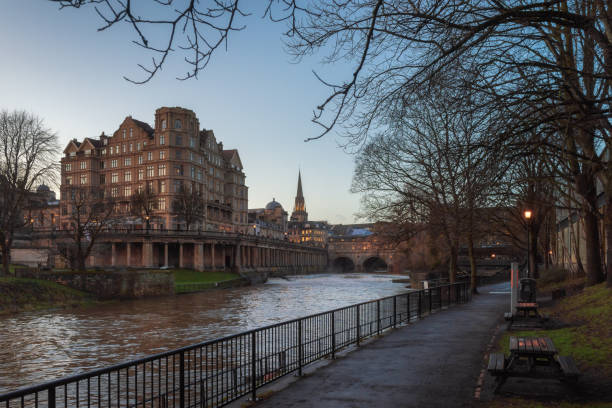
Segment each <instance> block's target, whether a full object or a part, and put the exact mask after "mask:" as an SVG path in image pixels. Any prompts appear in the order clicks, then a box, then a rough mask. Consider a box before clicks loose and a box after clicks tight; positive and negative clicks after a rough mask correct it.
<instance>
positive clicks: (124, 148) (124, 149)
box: [122, 143, 127, 153]
mask: <svg viewBox="0 0 612 408" xmlns="http://www.w3.org/2000/svg"><path fill="white" fill-rule="evenodd" d="M122 148H123V153H125V152H126V151H127V145H126V144H125V143H124V144H123V146H122Z"/></svg>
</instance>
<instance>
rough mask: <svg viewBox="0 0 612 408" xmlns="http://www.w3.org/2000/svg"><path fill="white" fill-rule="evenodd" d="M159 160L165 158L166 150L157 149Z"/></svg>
mask: <svg viewBox="0 0 612 408" xmlns="http://www.w3.org/2000/svg"><path fill="white" fill-rule="evenodd" d="M159 158H160V160H164V159H165V158H166V152H165V151H164V150H160V151H159Z"/></svg>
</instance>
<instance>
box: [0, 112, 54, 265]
mask: <svg viewBox="0 0 612 408" xmlns="http://www.w3.org/2000/svg"><path fill="white" fill-rule="evenodd" d="M57 151H58V144H57V136H56V134H55V133H53V132H52V131H51V130H49V129H48V128H47V127H45V125H44V123H43V121H42V119H40V118H38V117H37V116H35V115H32V114H29V113H27V112H24V111H14V112H8V111H2V112H0V249H1V250H2V263H3V271H4V273H5V274H8V273H9V262H10V253H11V247H12V245H13V238H14V234H15V231H16V230H17V229H19V228H20V227H23V226H24V225H26V224H29V222H30V217H29V216H28V214H24V213H23V211H24V208H28V207H29V201H28V197H29V195H30V194H31V192H32V191H33V190H34V187H35V186H36V185H38V184H41V183H43V182H47V183H52V182H53V181H54V178H55V176H56V172H57V169H58V160H57V157H56V154H57ZM24 216H25V217H24Z"/></svg>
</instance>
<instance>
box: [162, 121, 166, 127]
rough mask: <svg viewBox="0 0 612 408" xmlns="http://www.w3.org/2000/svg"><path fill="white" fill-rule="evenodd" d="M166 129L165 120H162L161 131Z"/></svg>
mask: <svg viewBox="0 0 612 408" xmlns="http://www.w3.org/2000/svg"><path fill="white" fill-rule="evenodd" d="M165 128H166V119H164V120H162V129H165Z"/></svg>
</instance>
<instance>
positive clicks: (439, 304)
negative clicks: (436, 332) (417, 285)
mask: <svg viewBox="0 0 612 408" xmlns="http://www.w3.org/2000/svg"><path fill="white" fill-rule="evenodd" d="M438 310H442V286H438Z"/></svg>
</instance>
